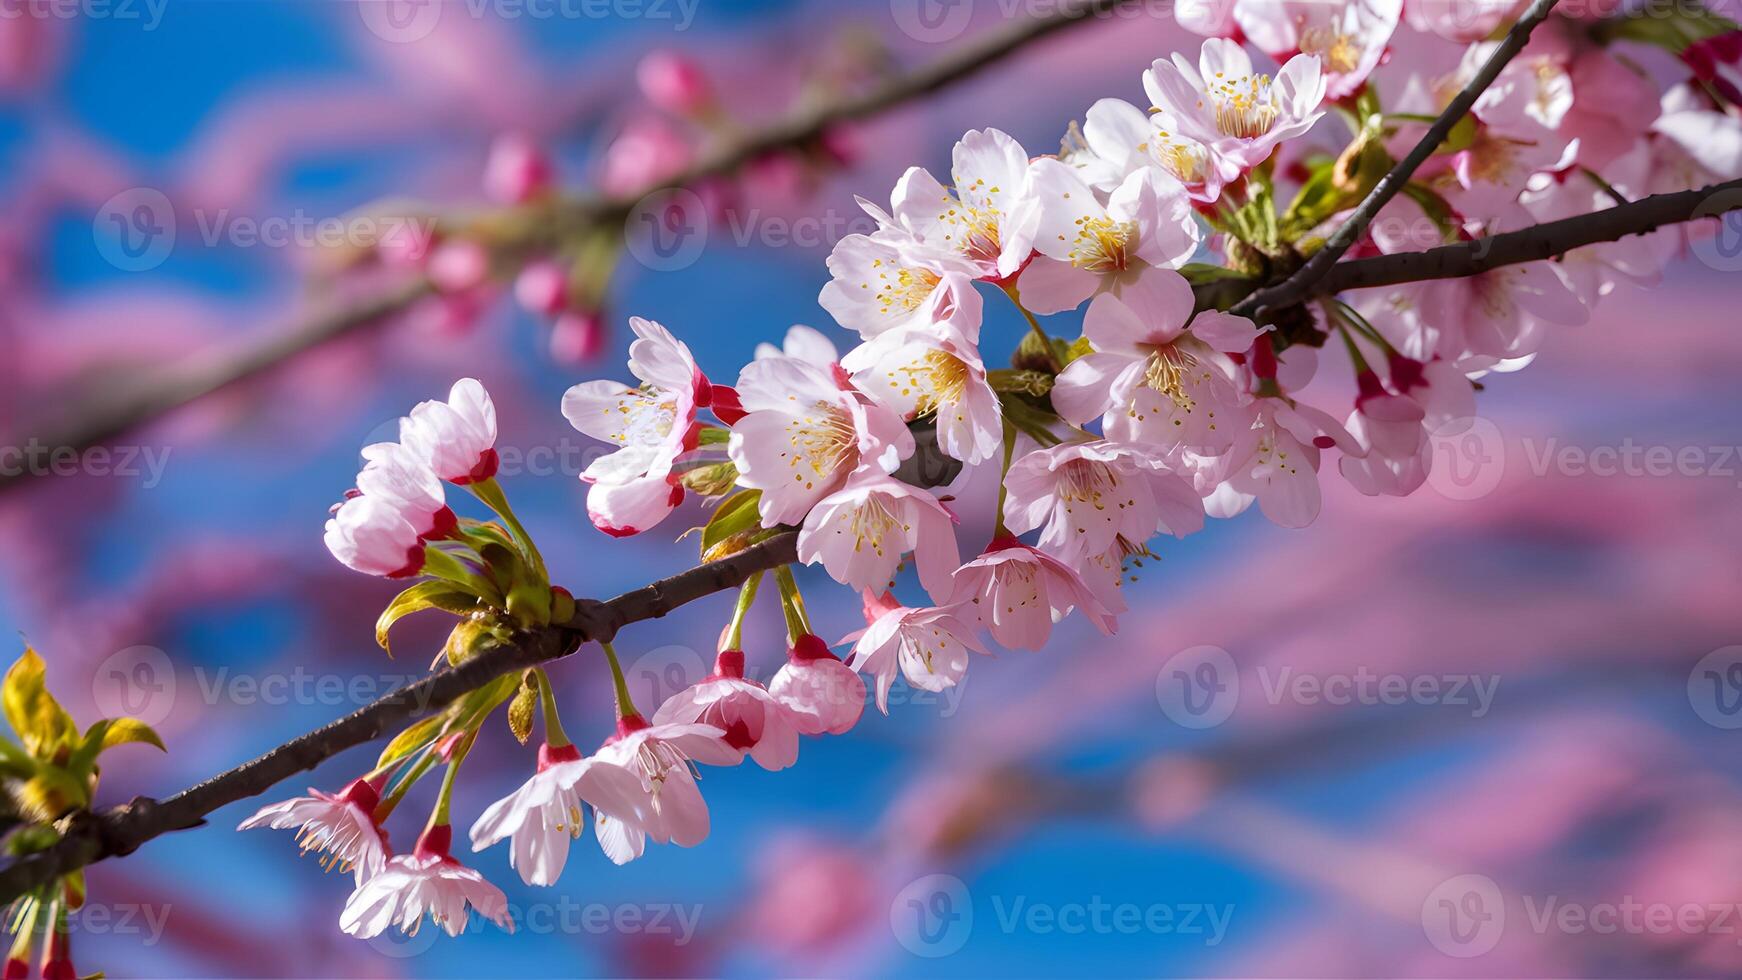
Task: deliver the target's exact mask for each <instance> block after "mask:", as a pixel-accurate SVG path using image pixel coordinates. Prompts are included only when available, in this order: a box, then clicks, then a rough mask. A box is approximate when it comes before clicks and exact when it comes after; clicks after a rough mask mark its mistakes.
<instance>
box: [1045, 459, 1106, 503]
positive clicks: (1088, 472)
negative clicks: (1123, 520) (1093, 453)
mask: <svg viewBox="0 0 1742 980" xmlns="http://www.w3.org/2000/svg"><path fill="white" fill-rule="evenodd" d="M1059 476H1060V479H1059V499H1060V500H1061V501H1063V502H1064V504H1065V507H1066V508H1067V509H1069V508H1070V507H1071V505H1072V504H1077V503H1084V504H1089V505H1090V506H1092V507H1094V508H1095V509H1096V510H1106V509H1107V505H1106V503H1105V502H1104V498H1105V497H1106V496H1107V495H1108V494H1111V493H1113V492H1115V491H1116V490H1117V487H1116V484H1117V483H1118V479H1117V478H1116V477H1115V476H1114V475H1113V471H1112V470H1111V469H1110V468H1109V467H1107V466H1106V465H1105V464H1102V463H1096V462H1092V461H1090V460H1086V459H1073V460H1071V461H1070V462H1068V463H1066V464H1065V465H1064V466H1063V467H1062V468H1061V470H1060V474H1059Z"/></svg>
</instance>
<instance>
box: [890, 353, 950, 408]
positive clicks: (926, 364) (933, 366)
mask: <svg viewBox="0 0 1742 980" xmlns="http://www.w3.org/2000/svg"><path fill="white" fill-rule="evenodd" d="M890 379H891V380H893V381H896V382H897V383H899V384H901V385H902V386H903V387H902V390H901V394H902V396H903V397H907V396H911V395H912V394H913V393H914V392H918V393H919V397H918V400H917V401H916V402H915V403H914V409H913V412H914V417H915V418H923V417H925V416H927V415H932V414H935V413H936V412H937V411H938V409H939V408H940V407H942V406H944V405H954V404H958V403H960V402H961V400H962V396H963V395H964V394H965V393H966V391H967V388H968V365H967V364H966V363H965V362H964V361H963V360H962V359H961V358H959V357H957V356H955V355H954V354H951V353H949V352H948V351H941V350H929V351H926V352H925V356H924V357H921V358H920V359H919V360H917V361H914V362H912V363H910V364H908V365H906V366H905V367H900V368H897V369H895V370H894V371H892V372H890Z"/></svg>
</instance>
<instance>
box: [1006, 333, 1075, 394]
mask: <svg viewBox="0 0 1742 980" xmlns="http://www.w3.org/2000/svg"><path fill="white" fill-rule="evenodd" d="M1081 342H1082V341H1079V343H1081ZM1060 346H1061V348H1062V349H1061V350H1060V357H1059V360H1061V361H1063V360H1064V359H1065V358H1064V355H1065V354H1067V353H1068V352H1069V351H1070V345H1065V344H1061V345H1060ZM986 382H987V384H990V385H991V386H992V390H993V391H1010V392H1015V393H1016V394H1019V395H1033V396H1034V397H1036V398H1039V397H1041V396H1043V395H1045V394H1046V393H1047V392H1049V391H1051V390H1052V375H1050V374H1047V373H1046V372H1045V371H1023V370H1019V369H1016V368H1003V369H1000V370H997V371H988V372H987V373H986Z"/></svg>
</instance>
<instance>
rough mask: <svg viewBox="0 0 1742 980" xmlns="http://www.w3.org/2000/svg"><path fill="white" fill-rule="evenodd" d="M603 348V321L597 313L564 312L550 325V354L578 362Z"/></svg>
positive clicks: (596, 353) (568, 361) (559, 360)
mask: <svg viewBox="0 0 1742 980" xmlns="http://www.w3.org/2000/svg"><path fill="white" fill-rule="evenodd" d="M604 349H605V321H604V319H603V318H601V317H600V316H599V314H597V313H564V314H563V315H562V316H559V317H557V318H556V322H555V323H552V324H551V327H550V356H551V357H553V358H555V359H556V360H557V361H558V362H560V363H563V364H580V363H581V362H583V361H590V360H592V359H593V358H595V357H598V356H599V354H600V352H601V351H603V350H604Z"/></svg>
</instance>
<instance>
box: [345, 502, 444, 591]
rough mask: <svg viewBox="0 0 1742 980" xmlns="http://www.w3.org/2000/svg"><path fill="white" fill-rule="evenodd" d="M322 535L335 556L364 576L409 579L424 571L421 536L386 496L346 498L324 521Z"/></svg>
mask: <svg viewBox="0 0 1742 980" xmlns="http://www.w3.org/2000/svg"><path fill="white" fill-rule="evenodd" d="M325 537H326V544H327V550H328V551H330V552H332V553H333V557H334V558H337V559H338V560H339V561H341V562H343V563H344V564H345V565H346V566H347V567H349V568H352V569H354V570H356V571H359V572H362V573H363V574H365V575H380V576H384V577H386V578H409V577H411V576H413V575H416V574H417V573H419V572H421V571H423V566H424V561H425V556H424V543H423V538H421V537H419V536H418V530H417V528H416V527H413V526H412V524H411V523H410V522H409V521H407V520H406V519H405V518H404V517H403V516H401V515H400V512H399V507H398V506H397V505H395V504H394V503H393V502H392V501H389V500H387V499H385V498H382V497H371V496H369V495H367V494H363V495H360V496H356V497H352V498H350V499H349V500H346V501H345V502H344V503H342V504H340V505H339V508H338V510H337V511H336V512H334V514H333V516H332V517H331V518H329V519H328V520H327V529H326V535H325Z"/></svg>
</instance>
